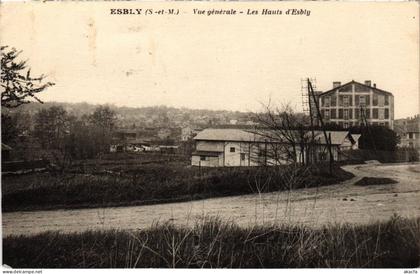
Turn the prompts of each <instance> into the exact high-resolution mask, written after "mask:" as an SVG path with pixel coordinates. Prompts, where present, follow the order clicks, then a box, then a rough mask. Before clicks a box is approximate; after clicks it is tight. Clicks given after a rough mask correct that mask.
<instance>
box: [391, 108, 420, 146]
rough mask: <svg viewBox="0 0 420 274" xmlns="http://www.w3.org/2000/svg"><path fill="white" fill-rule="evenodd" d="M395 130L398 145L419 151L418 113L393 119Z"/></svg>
mask: <svg viewBox="0 0 420 274" xmlns="http://www.w3.org/2000/svg"><path fill="white" fill-rule="evenodd" d="M394 128H395V131H396V132H397V134H398V136H399V137H400V144H399V146H400V147H409V148H414V149H416V150H417V151H419V152H420V115H419V114H417V115H416V116H414V117H410V118H405V119H398V120H395V125H394Z"/></svg>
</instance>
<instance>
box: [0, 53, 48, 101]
mask: <svg viewBox="0 0 420 274" xmlns="http://www.w3.org/2000/svg"><path fill="white" fill-rule="evenodd" d="M20 53H21V52H20V51H17V50H16V49H15V48H12V49H9V47H8V46H0V54H1V77H0V80H1V81H0V83H1V85H0V86H1V106H2V107H6V108H15V107H18V106H20V105H22V104H27V103H30V102H31V101H30V100H31V99H32V100H36V101H38V102H41V103H42V101H41V100H40V99H39V98H38V97H37V94H38V93H40V92H42V91H44V90H45V89H46V88H48V87H50V86H52V85H54V84H53V83H50V82H47V83H42V81H43V80H44V78H45V76H44V75H41V76H39V77H32V76H31V70H30V69H28V68H27V64H26V61H18V60H17V58H18V57H19V54H20Z"/></svg>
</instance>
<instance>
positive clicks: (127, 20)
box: [0, 1, 420, 118]
mask: <svg viewBox="0 0 420 274" xmlns="http://www.w3.org/2000/svg"><path fill="white" fill-rule="evenodd" d="M418 5H419V4H418V3H416V2H396V3H388V2H376V3H375V2H371V3H360V2H322V3H314V2H275V3H270V2H260V3H255V2H254V3H238V2H230V3H228V2H222V3H221V2H218V3H216V2H183V3H182V2H171V3H168V2H166V3H164V2H160V3H156V2H153V3H152V2H118V1H117V2H112V3H111V2H101V3H92V2H79V3H75V2H60V3H57V2H46V3H42V2H38V3H35V2H26V3H25V2H18V3H16V2H6V3H4V2H3V3H1V5H0V15H1V16H0V31H1V36H0V43H1V44H2V45H9V46H13V47H15V48H17V49H20V50H22V53H21V57H22V59H25V60H28V63H29V64H30V66H31V68H32V73H33V75H37V74H46V75H47V76H48V78H47V79H48V81H52V82H54V83H55V84H56V85H55V86H53V87H51V88H49V89H48V90H47V91H44V92H43V93H42V94H41V95H40V98H41V99H43V100H44V101H61V102H88V103H95V104H98V103H99V104H102V103H110V104H115V105H117V106H130V107H142V106H153V105H167V106H173V107H188V108H196V109H215V110H222V109H225V110H239V111H258V110H260V109H261V105H262V104H267V103H268V101H269V100H270V99H271V101H272V102H273V104H284V103H290V104H291V105H292V106H294V107H296V109H297V110H300V109H301V106H302V98H301V79H304V78H307V77H311V78H316V87H317V89H318V90H322V91H326V90H328V89H331V88H332V82H333V81H341V82H342V83H346V82H348V81H351V80H355V81H359V82H363V81H365V80H371V81H372V82H373V83H376V84H377V87H378V88H381V89H384V90H387V91H390V92H392V93H393V94H394V96H395V117H396V118H403V117H407V116H412V115H415V114H418V113H419V99H420V93H419V84H420V83H419V76H420V71H419V70H420V64H419V62H420V61H419V60H420V56H419V6H418ZM110 8H142V9H146V8H153V9H155V10H157V9H160V8H176V9H179V10H180V14H179V15H177V16H175V15H153V16H138V15H110ZM194 8H199V9H206V10H207V9H212V8H215V9H220V8H224V9H230V8H234V9H237V10H244V11H246V10H247V9H248V8H250V9H255V10H261V9H262V8H269V9H273V10H274V9H280V10H283V11H285V10H287V9H290V8H298V9H306V10H310V11H311V14H310V16H291V15H289V16H286V15H284V14H283V15H270V16H252V15H249V16H246V15H237V16H228V15H219V16H206V15H194V14H193V9H194Z"/></svg>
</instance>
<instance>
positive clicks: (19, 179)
mask: <svg viewBox="0 0 420 274" xmlns="http://www.w3.org/2000/svg"><path fill="white" fill-rule="evenodd" d="M162 157H163V156H162V155H160V159H144V158H140V159H136V158H134V159H133V158H122V159H103V160H97V161H87V162H79V163H76V164H75V165H74V166H73V167H72V168H71V169H69V170H68V171H67V172H65V173H58V172H55V173H54V172H45V173H34V174H27V175H18V176H5V177H3V178H2V192H3V197H2V203H3V204H2V206H3V211H4V212H10V211H18V210H39V209H58V208H90V207H106V206H126V205H144V204H156V203H168V202H176V201H189V200H197V199H204V198H210V197H222V196H231V195H240V194H249V193H257V192H270V191H277V190H286V189H294V188H302V187H314V186H321V185H330V184H335V183H339V182H341V181H343V180H346V179H349V178H351V177H353V175H352V174H350V173H348V172H345V171H344V170H342V169H341V168H339V167H335V168H334V172H333V175H329V174H327V173H326V168H324V167H316V168H315V167H313V168H303V167H296V168H290V167H259V168H255V167H254V168H246V167H244V168H207V169H205V168H202V169H199V168H197V167H191V166H189V165H188V162H186V161H185V160H183V159H182V158H179V157H178V158H177V157H176V156H169V158H162Z"/></svg>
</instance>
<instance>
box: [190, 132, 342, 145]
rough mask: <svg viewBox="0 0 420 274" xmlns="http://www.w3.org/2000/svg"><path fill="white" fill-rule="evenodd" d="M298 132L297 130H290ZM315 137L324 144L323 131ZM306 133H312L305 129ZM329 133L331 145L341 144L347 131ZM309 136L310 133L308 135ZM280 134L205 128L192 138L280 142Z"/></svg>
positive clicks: (316, 133)
mask: <svg viewBox="0 0 420 274" xmlns="http://www.w3.org/2000/svg"><path fill="white" fill-rule="evenodd" d="M291 133H292V134H293V133H295V134H298V131H291ZM314 133H315V139H316V140H317V141H318V143H320V144H326V141H325V137H324V133H323V132H322V131H314ZM306 134H308V135H309V134H312V133H311V131H307V132H306ZM330 134H331V143H332V144H333V145H341V144H342V143H343V142H344V140H345V139H346V137H347V135H348V134H349V132H348V131H327V135H328V136H329V135H330ZM309 136H310V135H309ZM280 139H281V134H279V132H278V131H277V132H276V131H275V130H254V131H251V130H244V129H232V128H229V129H228V128H223V129H222V128H207V129H204V130H203V131H201V132H199V133H198V134H197V136H195V137H194V140H201V141H228V142H273V143H279V142H281V140H280Z"/></svg>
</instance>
